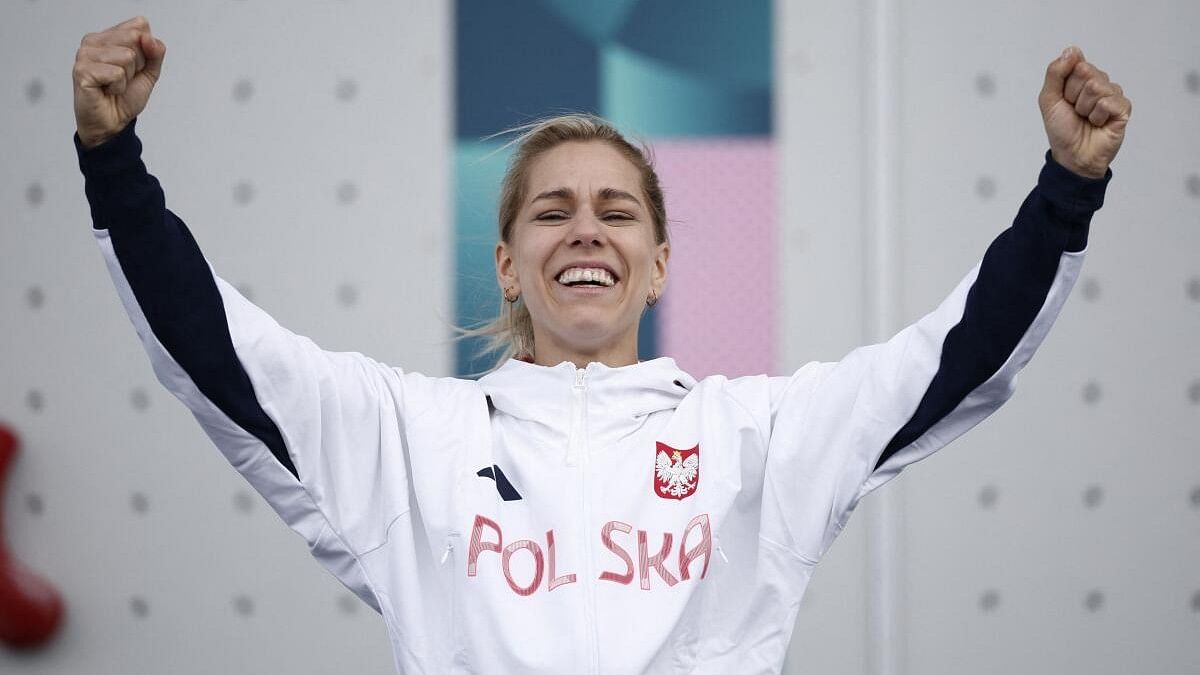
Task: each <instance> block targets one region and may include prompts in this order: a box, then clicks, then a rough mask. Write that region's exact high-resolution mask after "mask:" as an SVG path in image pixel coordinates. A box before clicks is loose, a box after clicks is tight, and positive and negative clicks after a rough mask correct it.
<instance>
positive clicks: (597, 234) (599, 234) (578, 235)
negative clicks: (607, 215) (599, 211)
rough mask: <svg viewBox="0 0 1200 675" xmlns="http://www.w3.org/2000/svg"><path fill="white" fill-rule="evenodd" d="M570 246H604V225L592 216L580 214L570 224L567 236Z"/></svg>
mask: <svg viewBox="0 0 1200 675" xmlns="http://www.w3.org/2000/svg"><path fill="white" fill-rule="evenodd" d="M567 236H568V237H569V241H570V243H571V245H572V246H575V245H587V244H590V245H594V246H600V245H603V244H604V241H605V239H604V223H602V222H600V219H599V218H598V217H597V216H595V215H592V214H581V215H580V216H579V217H578V218H576V219H575V220H574V222H572V223H571V229H570V231H569V233H568V235H567Z"/></svg>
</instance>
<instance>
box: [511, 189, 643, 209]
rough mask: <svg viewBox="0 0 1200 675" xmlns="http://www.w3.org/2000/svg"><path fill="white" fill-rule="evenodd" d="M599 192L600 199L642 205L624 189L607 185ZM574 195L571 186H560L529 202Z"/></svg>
mask: <svg viewBox="0 0 1200 675" xmlns="http://www.w3.org/2000/svg"><path fill="white" fill-rule="evenodd" d="M599 194H600V199H601V200H602V201H613V200H617V199H623V200H626V201H631V202H633V203H634V204H637V205H638V206H641V205H642V202H641V201H640V200H639V199H638V198H637V197H635V196H633V195H631V194H629V193H628V192H626V191H624V190H618V189H617V188H608V187H606V188H602V189H601V190H600V193H599ZM574 196H575V191H574V190H572V189H571V188H566V187H560V188H554V189H553V190H546V191H545V192H543V193H541V194H539V195H538V196H536V197H534V198H533V201H531V202H530V203H531V204H532V203H533V202H536V201H538V200H540V199H571V198H573V197H574Z"/></svg>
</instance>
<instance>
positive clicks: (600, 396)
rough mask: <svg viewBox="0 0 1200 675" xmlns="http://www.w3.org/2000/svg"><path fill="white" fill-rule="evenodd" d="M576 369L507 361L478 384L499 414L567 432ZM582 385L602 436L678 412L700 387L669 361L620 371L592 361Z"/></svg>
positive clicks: (591, 424)
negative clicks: (659, 414)
mask: <svg viewBox="0 0 1200 675" xmlns="http://www.w3.org/2000/svg"><path fill="white" fill-rule="evenodd" d="M577 370H579V369H577V368H576V367H575V364H573V363H571V362H570V361H563V362H562V363H560V364H558V365H557V366H539V365H537V364H535V363H528V362H525V361H520V360H517V359H509V360H508V361H507V362H506V363H505V364H504V365H503V366H501V367H500V368H498V369H497V370H495V371H493V372H491V373H488V374H487V375H484V376H483V377H481V378H480V379H479V385H480V387H482V388H483V391H484V393H485V394H486V395H487V396H488V399H489V400H490V401H491V405H492V407H494V408H495V409H497V410H500V411H502V412H504V413H507V414H509V415H512V416H513V417H517V418H520V419H523V420H528V421H531V422H537V423H540V424H544V425H546V426H549V427H552V428H554V429H556V430H558V431H561V432H563V433H567V432H568V431H569V428H570V424H571V402H572V396H573V388H574V386H575V380H576V371H577ZM583 380H584V387H585V389H586V392H587V409H588V420H589V424H588V427H589V429H590V431H591V432H592V433H600V434H604V432H605V431H609V430H616V429H615V428H616V427H623V426H625V425H627V424H629V423H630V422H632V421H634V420H636V419H637V418H638V417H641V416H644V415H647V414H649V413H653V412H658V411H660V410H670V409H674V408H675V407H676V406H678V405H679V402H680V401H682V400H683V397H684V396H686V395H687V393H688V392H689V391H691V389H692V388H693V387H695V386H696V380H695V378H693V377H692V376H691V375H688V374H687V373H685V372H683V371H682V370H680V369H679V367H678V366H676V365H675V359H672V358H670V357H666V356H663V357H660V358H657V359H652V360H650V361H640V362H638V363H633V364H630V365H628V366H621V367H618V368H610V367H608V366H606V365H604V364H603V363H597V362H595V361H593V362H592V363H589V364H588V365H587V368H584V369H583ZM606 427H607V428H606Z"/></svg>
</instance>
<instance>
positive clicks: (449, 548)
mask: <svg viewBox="0 0 1200 675" xmlns="http://www.w3.org/2000/svg"><path fill="white" fill-rule="evenodd" d="M453 550H454V543H453V542H449V543H447V544H446V551H445V553H442V561H441V562H440V563H438V564H439V565H445V564H446V558H449V557H450V551H453Z"/></svg>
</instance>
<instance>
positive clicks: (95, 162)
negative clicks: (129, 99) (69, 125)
mask: <svg viewBox="0 0 1200 675" xmlns="http://www.w3.org/2000/svg"><path fill="white" fill-rule="evenodd" d="M136 126H137V118H136V117H135V118H133V119H132V120H130V121H129V124H126V125H125V128H124V129H121V131H119V132H117V135H116V136H113V137H112V138H110V139H108V140H106V141H104V142H103V143H101V144H100V145H97V146H95V147H93V148H90V149H89V148H85V147H83V143H82V142H81V141H80V140H79V132H78V131H76V132H75V135H74V138H73V140H74V142H75V154H76V155H77V156H78V157H79V170H80V171H82V172H83V175H84V176H103V175H109V174H113V173H117V172H119V171H122V170H125V169H128V168H130V167H131V166H133V165H136V163H138V162H140V161H141V157H142V142H141V140H139V139H138V137H137V135H136V134H135V133H134V127H136Z"/></svg>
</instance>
